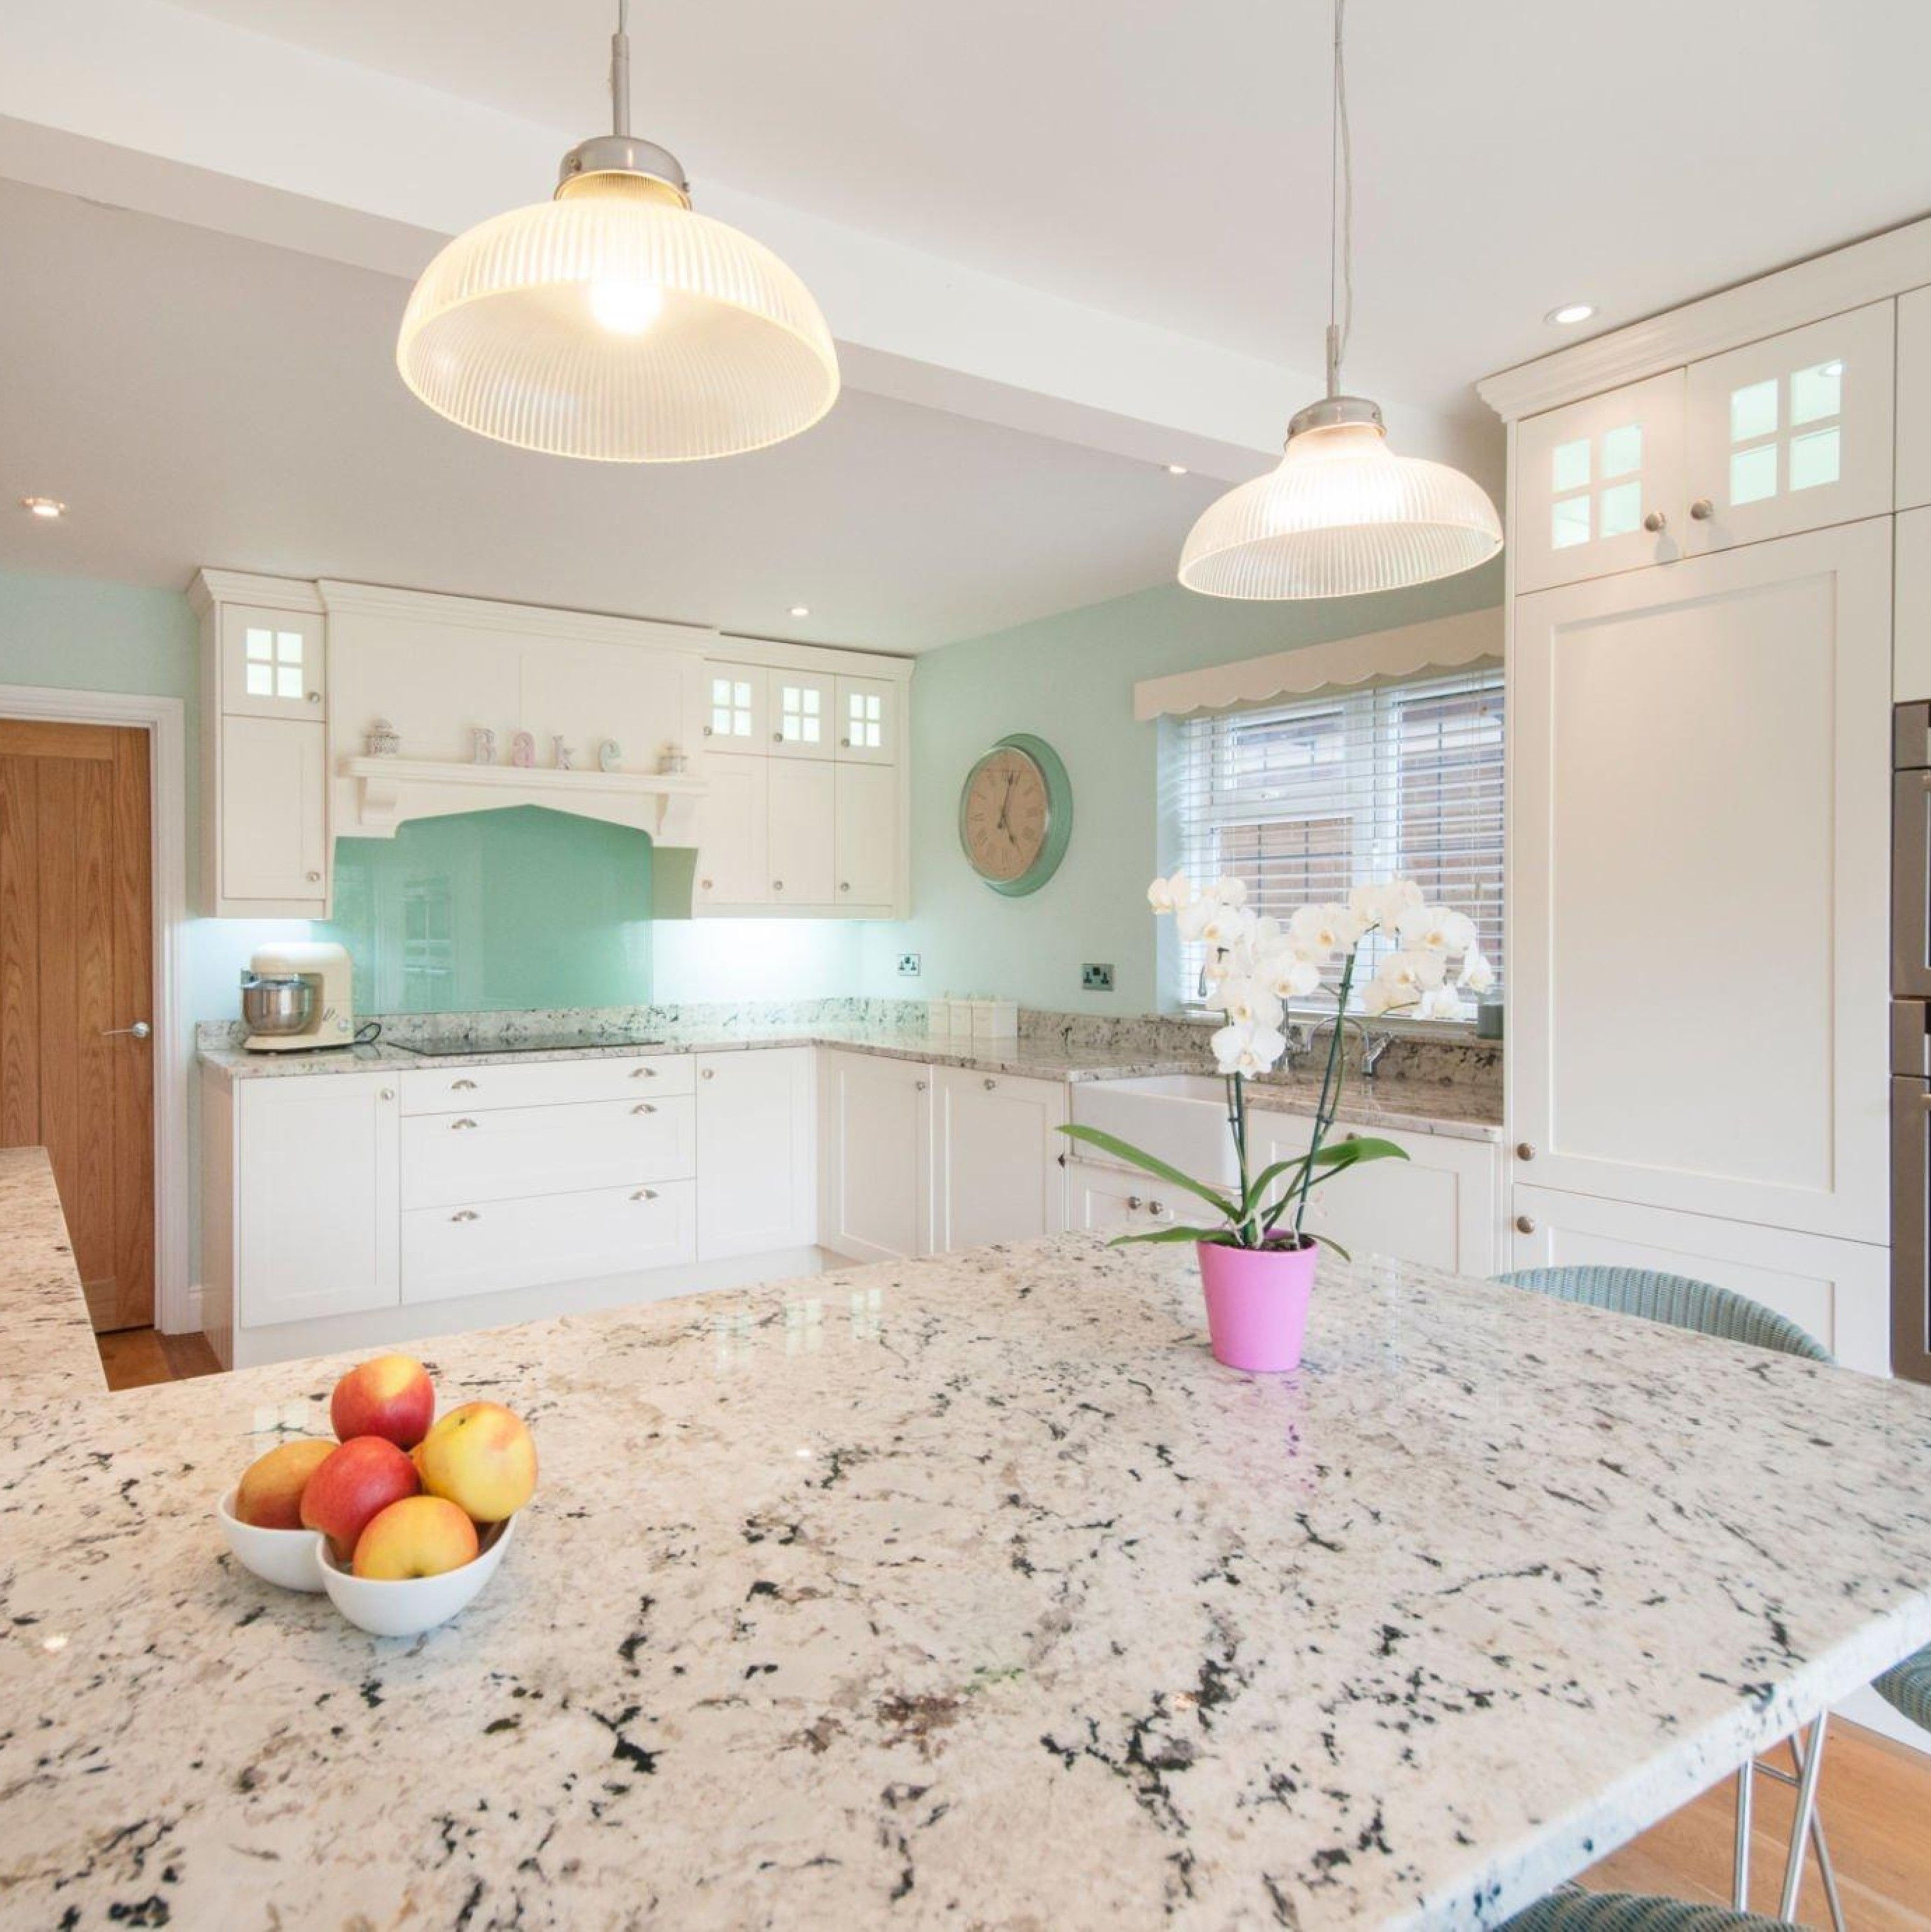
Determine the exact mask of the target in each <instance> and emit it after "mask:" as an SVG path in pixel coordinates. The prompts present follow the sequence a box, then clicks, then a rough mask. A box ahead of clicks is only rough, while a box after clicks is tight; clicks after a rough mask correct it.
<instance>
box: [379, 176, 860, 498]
mask: <svg viewBox="0 0 1931 1932" xmlns="http://www.w3.org/2000/svg"><path fill="white" fill-rule="evenodd" d="M396 367H397V369H398V370H399V371H400V373H401V375H402V379H403V381H404V382H405V383H407V384H408V385H409V388H410V389H412V390H413V391H414V392H415V394H416V395H418V396H419V397H420V398H421V399H422V401H424V402H425V403H427V404H428V405H429V407H430V408H431V409H433V410H435V411H436V412H437V413H438V414H439V415H441V416H447V417H448V419H450V421H451V422H455V423H460V425H462V427H463V428H465V429H468V430H473V431H475V432H476V434H478V435H479V436H486V437H493V438H494V439H495V440H496V441H497V442H499V443H514V444H515V445H516V446H517V447H518V448H520V449H537V450H543V451H545V452H548V453H549V454H550V455H556V456H575V457H585V458H590V459H592V460H595V461H598V462H604V463H683V462H691V461H694V460H697V459H699V458H706V457H718V456H730V455H736V454H738V453H739V452H742V451H744V450H750V449H763V448H764V447H766V446H767V445H769V444H771V443H780V442H782V441H783V440H784V438H786V437H790V436H796V434H798V433H799V431H801V430H805V429H808V428H811V425H812V424H814V422H817V420H818V419H820V417H821V416H823V415H824V413H826V410H829V408H830V407H832V403H833V402H834V401H836V399H837V397H838V354H837V351H836V350H835V349H834V347H832V336H831V332H830V330H829V329H827V328H826V326H825V319H824V317H823V315H822V314H820V312H819V309H818V305H817V303H816V302H814V301H813V300H812V299H811V294H810V292H809V291H808V290H807V289H806V288H805V285H804V284H803V283H802V281H799V278H797V276H796V275H793V273H792V272H791V271H790V269H787V267H786V266H784V263H782V262H781V261H780V260H778V257H776V256H775V255H774V254H772V252H771V251H770V250H769V249H768V248H765V247H763V245H761V244H760V243H759V242H754V241H753V240H752V239H751V238H750V237H749V236H747V235H743V234H741V233H739V231H738V230H737V229H734V228H731V227H729V226H727V225H726V224H725V223H723V222H721V221H714V220H709V219H708V218H707V217H705V216H703V215H701V214H694V213H693V212H692V211H691V209H690V208H688V206H687V205H685V202H684V199H683V198H682V196H681V195H679V194H676V193H673V192H672V191H671V190H669V189H667V188H666V187H664V185H663V184H662V183H661V182H658V181H655V180H653V179H652V178H649V176H647V175H636V174H622V173H616V172H610V173H599V174H586V175H583V176H581V177H580V178H578V179H577V180H574V181H568V182H566V183H565V186H564V187H563V188H562V190H559V195H558V198H557V199H556V200H554V201H548V202H541V203H540V204H538V205H537V206H535V207H532V208H514V209H512V210H511V211H510V212H509V213H508V214H499V215H497V216H496V217H494V218H493V219H492V220H488V221H485V222H484V223H481V225H480V226H477V227H475V228H472V229H470V230H469V232H468V233H466V234H464V235H460V236H457V239H455V240H454V242H451V243H450V244H449V245H448V247H447V248H445V249H444V250H443V251H442V253H441V254H439V255H438V256H437V257H436V259H435V260H434V261H433V262H432V263H430V265H429V266H428V268H427V269H425V270H424V272H423V275H422V279H421V281H419V282H418V283H417V284H416V286H415V293H414V294H413V295H412V296H410V298H409V307H408V308H407V310H406V311H405V312H404V314H403V322H402V329H401V332H400V335H399V336H398V338H397V342H396Z"/></svg>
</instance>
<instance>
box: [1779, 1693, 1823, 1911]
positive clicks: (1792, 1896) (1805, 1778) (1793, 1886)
mask: <svg viewBox="0 0 1931 1932" xmlns="http://www.w3.org/2000/svg"><path fill="white" fill-rule="evenodd" d="M1830 1718H1831V1714H1830V1712H1828V1711H1820V1712H1819V1713H1818V1714H1817V1721H1816V1724H1813V1725H1812V1726H1811V1727H1810V1745H1809V1747H1808V1748H1807V1749H1805V1750H1804V1751H1799V1752H1798V1754H1797V1758H1798V1767H1799V1769H1798V1778H1797V1821H1796V1823H1795V1824H1794V1825H1793V1826H1792V1827H1791V1832H1790V1856H1789V1859H1788V1861H1786V1864H1785V1865H1784V1868H1783V1902H1782V1904H1781V1905H1780V1908H1779V1909H1780V1912H1781V1915H1783V1917H1784V1918H1795V1916H1796V1913H1797V1894H1798V1889H1799V1888H1800V1887H1801V1885H1802V1884H1803V1882H1804V1841H1805V1840H1806V1839H1807V1838H1809V1837H1810V1828H1811V1826H1812V1825H1813V1823H1815V1822H1816V1817H1817V1777H1818V1774H1819V1772H1821V1771H1822V1769H1823V1768H1824V1727H1825V1725H1826V1724H1828V1723H1829V1722H1830ZM1791 1742H1792V1745H1793V1747H1794V1746H1795V1743H1796V1739H1795V1738H1794V1737H1793V1738H1792V1740H1791Z"/></svg>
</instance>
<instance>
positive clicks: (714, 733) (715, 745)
mask: <svg viewBox="0 0 1931 1932" xmlns="http://www.w3.org/2000/svg"><path fill="white" fill-rule="evenodd" d="M771 675H772V673H770V672H769V671H767V670H766V669H765V668H764V667H763V665H762V664H715V663H713V664H706V665H705V667H704V707H703V709H704V723H703V733H704V748H705V749H706V751H755V752H756V753H757V754H758V755H759V756H760V757H762V756H763V754H764V753H765V751H766V749H767V748H769V745H770V742H771V712H770V709H769V699H770V688H769V680H770V678H771Z"/></svg>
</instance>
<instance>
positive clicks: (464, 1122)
mask: <svg viewBox="0 0 1931 1932" xmlns="http://www.w3.org/2000/svg"><path fill="white" fill-rule="evenodd" d="M474 1126H475V1121H472V1120H471V1119H470V1118H469V1115H467V1114H465V1115H463V1118H461V1119H460V1121H451V1122H450V1123H449V1131H450V1132H451V1133H452V1134H454V1133H460V1132H461V1131H462V1130H463V1128H465V1127H474Z"/></svg>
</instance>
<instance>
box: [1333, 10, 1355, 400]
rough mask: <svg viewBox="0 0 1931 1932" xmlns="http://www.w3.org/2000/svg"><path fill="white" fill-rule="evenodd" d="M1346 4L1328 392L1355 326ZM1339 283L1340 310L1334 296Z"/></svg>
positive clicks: (1337, 382)
mask: <svg viewBox="0 0 1931 1932" xmlns="http://www.w3.org/2000/svg"><path fill="white" fill-rule="evenodd" d="M1347 11H1348V0H1334V110H1333V121H1332V131H1331V133H1330V144H1329V154H1328V202H1327V393H1328V394H1329V395H1330V396H1338V395H1339V394H1340V393H1341V362H1342V357H1343V356H1345V355H1346V354H1347V353H1348V335H1349V332H1351V330H1352V329H1353V328H1354V138H1353V136H1352V135H1351V133H1350V131H1349V129H1348V65H1347V60H1346V57H1345V55H1344V54H1343V52H1342V24H1343V21H1344V19H1345V16H1346V14H1347ZM1337 281H1338V282H1339V294H1340V298H1341V300H1340V307H1339V311H1338V314H1337V311H1336V302H1335V297H1336V283H1337Z"/></svg>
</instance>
